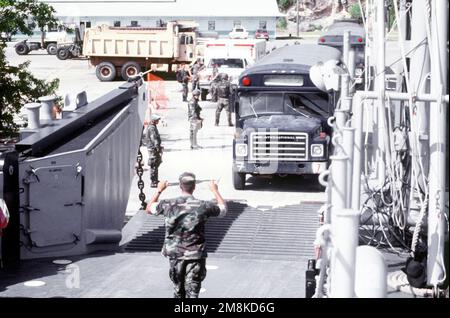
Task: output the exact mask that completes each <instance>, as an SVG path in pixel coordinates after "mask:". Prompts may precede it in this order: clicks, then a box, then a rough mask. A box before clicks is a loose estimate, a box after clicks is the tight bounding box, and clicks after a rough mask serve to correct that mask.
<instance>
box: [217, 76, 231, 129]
mask: <svg viewBox="0 0 450 318" xmlns="http://www.w3.org/2000/svg"><path fill="white" fill-rule="evenodd" d="M230 94H231V85H230V82H229V81H228V80H225V79H222V80H221V81H220V83H219V85H218V87H217V95H218V98H219V99H218V101H217V109H216V126H218V125H219V120H220V113H221V112H222V109H224V108H225V111H226V112H227V119H228V125H229V126H233V123H232V122H231V112H230Z"/></svg>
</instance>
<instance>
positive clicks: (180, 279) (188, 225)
mask: <svg viewBox="0 0 450 318" xmlns="http://www.w3.org/2000/svg"><path fill="white" fill-rule="evenodd" d="M179 180H180V188H181V191H182V194H181V196H180V197H178V198H175V199H170V200H161V201H160V202H159V203H157V202H158V199H159V196H160V194H161V193H162V192H163V191H164V190H165V189H166V188H167V186H168V183H167V181H166V182H160V183H159V184H158V192H157V193H155V194H154V195H153V197H152V198H151V199H150V201H149V202H148V205H147V209H146V210H147V213H150V214H153V215H164V217H165V225H166V235H165V240H164V246H163V249H162V254H163V255H164V256H165V257H167V258H169V263H170V270H169V277H170V279H171V280H172V282H173V286H174V290H175V293H174V297H175V298H197V297H198V294H199V292H200V288H201V283H202V281H203V280H204V279H205V277H206V257H207V253H206V249H205V246H206V242H205V223H206V221H207V220H208V218H209V217H215V216H219V217H222V216H224V215H225V214H226V212H227V208H226V204H225V201H224V199H223V198H222V196H221V195H220V193H219V189H218V186H217V184H216V183H215V182H214V181H211V183H210V186H209V187H210V189H211V191H212V192H213V194H214V196H215V198H216V200H217V204H215V203H213V202H210V201H201V200H198V199H196V198H195V197H194V196H193V193H194V190H195V175H194V174H192V173H189V172H185V173H183V174H182V175H181V176H180V179H179Z"/></svg>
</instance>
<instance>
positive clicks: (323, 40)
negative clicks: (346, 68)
mask: <svg viewBox="0 0 450 318" xmlns="http://www.w3.org/2000/svg"><path fill="white" fill-rule="evenodd" d="M346 31H349V32H350V47H351V50H352V51H353V52H354V54H353V55H352V56H354V57H352V58H353V59H354V64H355V69H354V70H350V71H351V72H352V73H353V72H354V74H351V75H352V78H353V79H354V81H355V84H363V82H364V81H363V78H364V76H363V74H364V65H365V47H366V31H365V29H364V26H363V25H361V24H360V23H359V22H358V20H353V19H348V20H335V21H334V22H333V24H331V25H330V26H329V27H328V29H327V30H326V31H325V32H324V33H323V35H322V36H321V37H320V38H319V40H318V42H317V44H320V45H327V46H331V47H335V48H337V49H339V50H340V51H341V52H342V50H343V48H344V32H346ZM351 64H353V62H352V63H351Z"/></svg>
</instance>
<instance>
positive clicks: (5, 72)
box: [0, 0, 59, 138]
mask: <svg viewBox="0 0 450 318" xmlns="http://www.w3.org/2000/svg"><path fill="white" fill-rule="evenodd" d="M38 7H39V3H38V2H37V0H18V1H17V0H0V32H5V33H8V34H11V35H14V34H17V33H18V32H21V33H23V34H27V35H32V34H33V31H32V29H31V26H30V25H29V22H30V21H33V18H34V15H33V13H36V12H38V11H39V10H38V9H37V8H38ZM36 10H37V11H36ZM44 17H45V15H44V14H42V15H41V16H40V19H42V21H43V23H45V18H44ZM48 21H54V18H53V15H52V13H49V16H48ZM5 48H6V44H5V43H4V42H0V138H4V137H8V136H11V135H13V134H14V133H16V132H17V128H18V127H17V125H16V124H15V123H14V115H15V114H17V113H19V111H20V109H21V108H22V106H23V105H24V104H25V103H28V102H33V101H36V100H37V98H39V97H41V96H44V95H51V94H54V93H55V91H56V89H57V88H58V86H59V80H58V79H56V80H53V81H50V82H47V81H44V80H40V79H37V78H36V77H34V76H33V75H32V74H31V73H30V72H29V71H28V70H27V67H28V65H29V62H25V63H22V64H20V65H18V66H11V65H10V64H9V63H8V61H7V60H6V56H5Z"/></svg>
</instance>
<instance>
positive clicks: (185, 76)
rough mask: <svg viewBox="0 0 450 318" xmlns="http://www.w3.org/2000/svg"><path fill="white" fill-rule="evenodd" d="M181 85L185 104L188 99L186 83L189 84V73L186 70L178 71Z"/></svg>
mask: <svg viewBox="0 0 450 318" xmlns="http://www.w3.org/2000/svg"><path fill="white" fill-rule="evenodd" d="M180 73H181V75H180V77H181V85H182V86H183V102H187V97H188V92H189V89H188V83H189V73H188V72H187V71H186V70H180Z"/></svg>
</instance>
